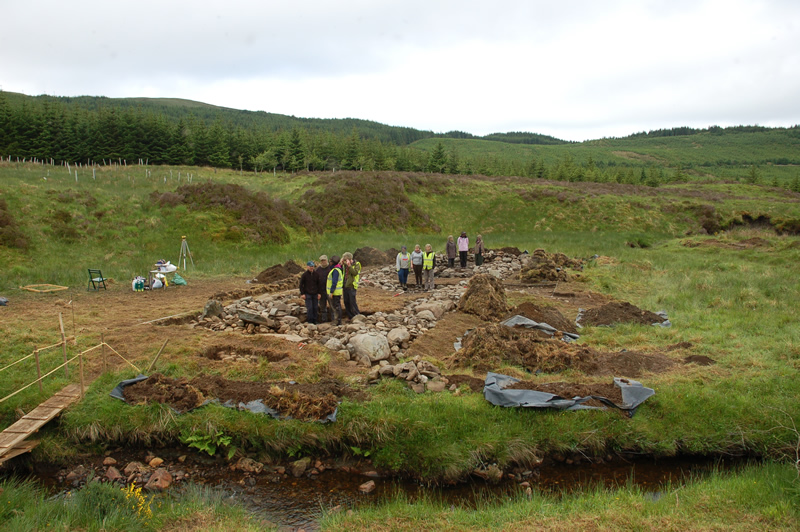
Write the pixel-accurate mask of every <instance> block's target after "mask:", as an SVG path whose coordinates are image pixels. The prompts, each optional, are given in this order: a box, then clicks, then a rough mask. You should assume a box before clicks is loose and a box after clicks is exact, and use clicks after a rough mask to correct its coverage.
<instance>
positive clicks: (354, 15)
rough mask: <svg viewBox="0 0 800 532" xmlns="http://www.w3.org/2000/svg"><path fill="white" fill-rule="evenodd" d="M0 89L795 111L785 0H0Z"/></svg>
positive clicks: (570, 136) (557, 119)
mask: <svg viewBox="0 0 800 532" xmlns="http://www.w3.org/2000/svg"><path fill="white" fill-rule="evenodd" d="M0 13H2V15H1V16H2V26H0V88H2V90H4V91H11V92H21V93H24V94H28V95H38V94H50V95H54V96H78V95H92V96H109V97H115V98H116V97H137V96H146V97H165V98H185V99H190V100H198V101H202V102H206V103H210V104H214V105H221V106H225V107H232V108H235V109H248V110H254V111H259V110H260V111H267V112H271V113H280V114H286V115H294V116H298V117H315V118H348V117H350V118H361V119H366V120H374V121H377V122H381V123H384V124H389V125H394V126H408V127H413V128H417V129H424V130H432V131H434V132H446V131H451V130H460V131H466V132H469V133H472V134H475V135H485V134H488V133H494V132H507V131H530V132H535V133H542V134H545V135H552V136H555V137H558V138H562V139H567V140H578V141H580V140H587V139H596V138H602V137H612V136H625V135H628V134H631V133H635V132H638V131H645V130H650V129H660V128H669V127H677V126H684V125H688V126H692V127H707V126H709V125H720V126H731V125H740V124H760V125H764V126H791V125H795V124H800V1H798V0H764V1H755V0H750V1H744V0H668V1H660V0H659V1H656V0H653V1H645V0H641V1H624V0H613V1H603V0H587V1H583V0H580V1H567V0H563V1H559V0H549V1H546V2H544V1H538V0H527V1H523V0H519V1H517V0H482V1H479V2H478V1H473V0H454V1H450V0H446V1H437V0H402V1H381V0H339V1H331V0H296V1H288V0H286V1H275V0H262V1H252V0H251V1H241V0H226V1H219V0H215V1H213V2H211V1H206V0H193V1H191V2H185V1H183V0H160V1H151V0H136V1H135V2H131V1H127V0H117V1H114V0H111V1H109V0H103V1H96V0H75V1H72V2H68V1H65V0H51V1H43V0H0Z"/></svg>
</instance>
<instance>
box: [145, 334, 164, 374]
mask: <svg viewBox="0 0 800 532" xmlns="http://www.w3.org/2000/svg"><path fill="white" fill-rule="evenodd" d="M167 342H169V338H167V339H166V340H164V345H162V346H161V349H159V350H158V353H156V358H154V359H153V361H152V362H151V363H150V365H149V366H148V367H147V371H145V373H150V370H151V369H153V366H155V365H156V362H158V357H160V356H161V351H163V350H164V348H165V347H167Z"/></svg>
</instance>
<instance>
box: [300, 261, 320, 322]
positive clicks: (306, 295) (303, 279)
mask: <svg viewBox="0 0 800 532" xmlns="http://www.w3.org/2000/svg"><path fill="white" fill-rule="evenodd" d="M314 266H315V265H314V261H313V260H310V261H308V262H307V263H306V271H304V272H303V275H301V276H300V295H301V296H303V299H305V300H306V318H307V321H308V323H313V324H315V325H316V323H317V314H318V313H319V284H318V283H317V278H316V276H315V275H314Z"/></svg>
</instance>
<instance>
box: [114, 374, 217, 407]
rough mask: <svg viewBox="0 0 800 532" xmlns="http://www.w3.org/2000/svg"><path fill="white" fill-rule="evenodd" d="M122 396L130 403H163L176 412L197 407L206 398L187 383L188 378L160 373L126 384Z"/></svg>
mask: <svg viewBox="0 0 800 532" xmlns="http://www.w3.org/2000/svg"><path fill="white" fill-rule="evenodd" d="M123 396H124V397H125V400H126V401H127V402H128V403H130V404H132V405H139V404H146V403H164V404H168V405H170V406H171V407H172V408H174V409H175V410H177V411H178V412H187V411H189V410H192V409H193V408H197V407H198V406H200V405H201V404H203V401H205V400H206V398H205V396H204V395H203V392H201V391H200V390H198V389H197V388H195V387H194V386H192V385H191V384H189V381H188V379H186V378H181V379H171V378H169V377H165V376H164V375H161V374H160V373H154V374H153V375H150V377H149V378H148V379H147V380H143V381H140V382H137V383H136V384H131V385H129V386H126V387H125V389H124V390H123Z"/></svg>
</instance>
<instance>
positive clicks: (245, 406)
mask: <svg viewBox="0 0 800 532" xmlns="http://www.w3.org/2000/svg"><path fill="white" fill-rule="evenodd" d="M145 379H147V376H145V375H138V376H137V377H135V378H133V379H127V380H124V381H122V382H120V383H119V384H117V386H116V387H115V388H114V389H113V390H111V393H110V394H109V395H110V396H111V397H113V398H115V399H119V400H120V401H124V402H126V403H127V401H126V400H125V394H124V390H125V387H126V386H130V385H131V384H136V383H137V382H141V381H143V380H145ZM212 403H214V404H219V405H222V406H224V407H226V408H234V409H236V410H247V411H248V412H252V413H253V414H268V415H270V416H272V417H273V418H275V419H280V420H284V419H292V418H291V417H290V416H281V414H280V412H278V411H277V410H275V409H274V408H270V407H269V406H267V405H265V404H264V401H263V400H261V399H256V400H255V401H250V402H248V403H243V402H241V401H240V402H239V403H236V402H235V401H232V400H228V401H225V402H224V403H223V402H222V401H220V400H219V399H209V400H208V401H205V402H204V403H203V404H201V405H200V406H198V407H196V408H192V409H191V410H187V411H186V412H191V411H192V410H197V409H198V408H202V407H204V406H206V405H208V404H212ZM167 406H169V405H167ZM170 408H171V409H172V411H173V412H175V413H176V414H185V413H186V412H178V411H177V410H175V409H174V408H172V407H171V406H170ZM338 412H339V409H338V408H337V409H336V410H334V411H333V412H332V413H331V414H329V415H328V416H326V417H325V418H323V419H316V420H314V421H315V422H317V423H333V422H335V421H336V414H337V413H338Z"/></svg>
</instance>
